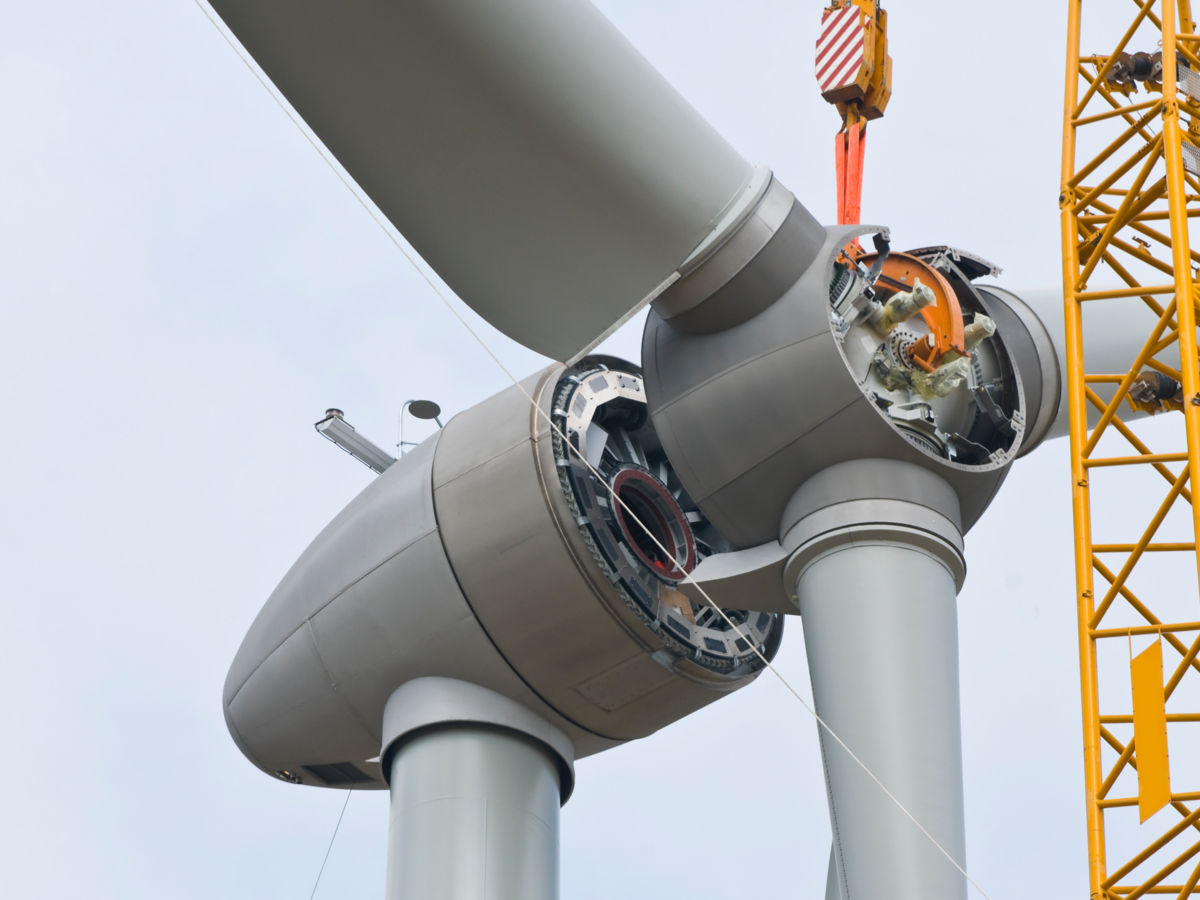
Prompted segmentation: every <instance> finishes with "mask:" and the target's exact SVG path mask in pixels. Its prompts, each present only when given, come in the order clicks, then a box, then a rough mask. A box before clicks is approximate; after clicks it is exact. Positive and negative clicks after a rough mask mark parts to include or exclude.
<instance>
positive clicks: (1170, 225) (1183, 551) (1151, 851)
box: [1060, 0, 1200, 900]
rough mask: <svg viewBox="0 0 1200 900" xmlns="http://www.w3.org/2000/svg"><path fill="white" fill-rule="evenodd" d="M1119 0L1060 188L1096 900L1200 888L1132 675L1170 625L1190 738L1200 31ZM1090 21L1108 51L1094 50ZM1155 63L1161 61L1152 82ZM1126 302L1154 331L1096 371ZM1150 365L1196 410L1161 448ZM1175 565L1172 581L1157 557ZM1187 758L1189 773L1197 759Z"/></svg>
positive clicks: (1197, 838)
mask: <svg viewBox="0 0 1200 900" xmlns="http://www.w3.org/2000/svg"><path fill="white" fill-rule="evenodd" d="M1120 5H1121V4H1119V3H1118V0H1111V2H1108V3H1105V4H1096V3H1089V4H1088V5H1087V10H1086V12H1087V15H1086V16H1085V8H1084V4H1083V2H1082V0H1069V6H1070V15H1069V23H1068V28H1069V34H1068V43H1067V79H1066V107H1065V125H1064V137H1063V176H1062V179H1063V180H1062V196H1061V197H1060V206H1061V211H1062V241H1063V284H1064V311H1065V319H1066V344H1067V373H1066V385H1067V390H1068V402H1069V411H1070V425H1071V450H1070V452H1071V477H1072V481H1073V486H1072V491H1073V503H1074V524H1075V572H1076V582H1077V595H1076V601H1077V604H1078V613H1079V617H1078V618H1079V652H1080V667H1081V682H1082V696H1083V726H1084V761H1085V779H1086V788H1087V828H1088V855H1089V869H1090V872H1089V874H1090V882H1091V887H1090V890H1091V896H1092V897H1093V898H1102V900H1109V898H1111V900H1116V898H1134V897H1140V896H1143V895H1145V894H1167V895H1174V896H1177V897H1188V896H1192V895H1197V894H1200V889H1198V888H1197V883H1198V882H1200V864H1198V863H1200V805H1198V804H1197V802H1196V801H1200V793H1188V792H1186V790H1181V789H1186V788H1187V787H1191V788H1192V789H1193V790H1195V789H1196V788H1200V784H1195V785H1186V784H1183V785H1181V784H1177V783H1176V782H1177V781H1179V780H1181V779H1180V778H1173V780H1172V783H1171V787H1170V791H1171V795H1170V801H1169V803H1168V806H1167V807H1166V808H1165V809H1164V810H1163V811H1162V812H1160V813H1158V814H1157V815H1154V816H1153V817H1151V818H1150V819H1149V820H1148V821H1146V823H1145V824H1139V822H1138V813H1137V809H1138V797H1137V793H1138V781H1137V765H1138V752H1137V748H1136V746H1135V743H1134V740H1133V736H1132V734H1133V729H1132V722H1133V715H1132V714H1131V709H1132V706H1131V699H1130V694H1129V681H1128V680H1125V681H1122V680H1121V675H1120V673H1118V672H1117V670H1118V669H1119V668H1120V666H1119V665H1118V664H1117V661H1118V658H1121V659H1122V660H1124V659H1125V657H1124V656H1123V654H1125V653H1128V654H1129V655H1132V653H1133V648H1134V646H1135V644H1136V643H1137V642H1139V641H1140V642H1141V643H1142V644H1143V645H1144V644H1145V643H1147V642H1149V641H1152V640H1153V639H1154V637H1155V636H1156V635H1157V636H1160V638H1161V640H1162V646H1163V651H1164V670H1163V671H1164V676H1166V677H1165V687H1164V691H1165V697H1166V712H1167V722H1168V726H1167V731H1168V736H1169V741H1170V743H1171V745H1172V749H1173V750H1174V749H1176V748H1175V744H1176V741H1177V739H1178V740H1182V738H1183V737H1186V735H1183V736H1182V737H1181V735H1180V730H1181V728H1182V729H1186V728H1188V727H1192V728H1195V727H1196V726H1195V725H1192V726H1188V725H1186V724H1184V723H1195V722H1200V715H1197V714H1196V710H1195V709H1192V710H1186V709H1181V708H1180V707H1181V705H1182V704H1183V703H1184V702H1185V701H1187V700H1188V699H1189V698H1190V697H1194V694H1193V687H1192V683H1193V682H1195V681H1196V680H1197V679H1198V678H1200V662H1198V661H1197V658H1196V656H1197V650H1200V637H1198V636H1197V633H1200V622H1197V621H1194V620H1196V619H1200V610H1198V609H1197V587H1196V580H1195V571H1196V569H1195V561H1196V557H1197V546H1196V534H1197V531H1198V525H1197V523H1198V522H1200V505H1197V504H1196V503H1194V502H1193V493H1192V490H1191V489H1190V488H1194V485H1195V484H1196V481H1197V479H1196V477H1195V475H1196V473H1200V376H1198V372H1197V347H1196V298H1195V294H1194V289H1193V277H1194V276H1193V271H1192V269H1193V266H1194V265H1196V264H1197V263H1200V254H1198V253H1196V252H1193V251H1192V249H1191V247H1190V244H1189V241H1188V218H1189V216H1197V215H1200V178H1198V177H1197V175H1198V174H1200V165H1197V162H1200V152H1197V151H1196V149H1195V147H1194V145H1193V144H1192V141H1195V142H1196V143H1198V144H1200V77H1197V76H1200V36H1197V35H1196V34H1194V31H1195V28H1194V23H1193V20H1192V14H1191V8H1190V0H1146V2H1145V3H1143V2H1142V0H1133V5H1131V6H1130V7H1129V17H1128V18H1127V19H1125V20H1124V21H1123V22H1117V23H1116V25H1117V27H1113V26H1114V19H1113V14H1114V13H1117V14H1119V13H1120V9H1119V6H1120ZM1081 27H1084V28H1086V31H1085V32H1084V34H1085V39H1086V40H1087V41H1089V42H1091V41H1097V42H1099V44H1098V46H1097V45H1093V46H1097V49H1102V50H1104V51H1105V55H1096V56H1085V55H1081V52H1080V41H1081ZM1160 40H1161V47H1160V46H1159V43H1158V42H1159V41H1160ZM1089 49H1092V48H1091V47H1089ZM1159 50H1161V72H1159V71H1158V69H1157V66H1156V63H1157V58H1156V57H1155V54H1156V53H1157V52H1158V51H1159ZM1139 51H1140V52H1141V60H1140V61H1138V60H1134V59H1133V57H1132V54H1134V53H1137V52H1139ZM1122 54H1130V55H1127V56H1123V55H1122ZM1134 63H1138V65H1137V66H1136V67H1134V66H1133V64H1134ZM1147 65H1148V66H1150V67H1151V74H1150V75H1148V76H1147V77H1145V80H1139V78H1138V77H1137V76H1140V75H1145V73H1146V66H1147ZM1158 78H1161V83H1158V81H1157V79H1158ZM1189 134H1190V137H1189ZM1077 156H1079V157H1080V159H1078V160H1077V158H1076V157H1077ZM1089 283H1091V284H1092V285H1094V287H1093V288H1089ZM1115 304H1122V305H1125V306H1132V307H1136V308H1137V311H1138V312H1140V318H1137V317H1136V313H1135V311H1133V310H1130V312H1129V314H1128V320H1129V321H1134V322H1138V321H1144V322H1145V341H1144V344H1143V347H1142V350H1141V352H1140V353H1138V354H1137V357H1136V358H1135V359H1131V360H1129V361H1128V362H1129V367H1128V369H1127V370H1124V371H1121V370H1120V369H1118V371H1116V372H1115V373H1114V372H1113V371H1111V370H1110V371H1094V370H1093V369H1092V368H1089V365H1088V363H1089V360H1088V359H1087V358H1085V355H1084V352H1083V348H1084V345H1085V341H1084V337H1085V333H1086V332H1087V330H1088V325H1089V321H1090V320H1092V319H1093V317H1095V316H1096V315H1097V313H1098V311H1099V307H1100V306H1102V305H1107V306H1108V307H1109V309H1110V310H1111V308H1112V305H1115ZM1164 360H1165V361H1164ZM1176 361H1178V362H1176ZM1122 366H1123V363H1122ZM1146 370H1154V371H1157V372H1160V373H1162V374H1165V375H1168V376H1170V377H1171V378H1173V379H1175V380H1176V381H1179V382H1181V383H1182V398H1181V399H1182V409H1181V410H1180V409H1179V408H1178V407H1179V402H1175V403H1174V404H1172V406H1173V409H1172V410H1163V411H1161V412H1160V413H1159V414H1158V417H1157V418H1156V419H1155V420H1154V421H1153V422H1152V423H1151V426H1150V428H1149V430H1148V431H1143V430H1142V429H1140V428H1139V431H1142V436H1143V437H1145V438H1146V439H1147V440H1149V441H1151V442H1152V443H1158V444H1162V446H1158V447H1156V448H1154V449H1151V447H1150V446H1148V445H1147V443H1145V442H1144V441H1143V440H1142V439H1141V438H1140V437H1139V436H1138V434H1135V432H1134V431H1133V430H1132V429H1131V428H1130V427H1129V426H1128V425H1127V424H1126V422H1124V421H1122V417H1121V414H1122V412H1123V411H1124V410H1128V409H1129V408H1130V404H1129V398H1128V391H1129V388H1130V386H1131V385H1132V384H1134V383H1135V381H1137V380H1138V376H1139V375H1140V374H1141V373H1143V372H1145V371H1146ZM1106 479H1107V480H1109V481H1108V485H1107V486H1106V485H1105V483H1104V482H1105V480H1106ZM1121 479H1125V480H1124V481H1121ZM1138 479H1140V480H1138ZM1093 482H1095V484H1093ZM1117 482H1120V483H1121V484H1122V485H1135V484H1136V485H1137V487H1136V490H1135V493H1133V494H1131V493H1128V491H1129V490H1132V488H1129V487H1122V488H1121V489H1120V490H1112V486H1113V485H1114V484H1116V483H1117ZM1114 498H1115V499H1114ZM1147 498H1150V503H1149V505H1148V506H1147V507H1146V509H1147V513H1148V514H1147V515H1146V516H1145V517H1144V518H1137V516H1138V515H1139V514H1138V513H1135V512H1132V511H1131V510H1132V508H1133V507H1135V506H1137V505H1138V504H1136V503H1133V502H1132V501H1133V499H1136V500H1138V501H1146V500H1147ZM1160 501H1161V502H1160ZM1105 504H1108V506H1109V507H1110V508H1109V509H1107V510H1106V509H1105ZM1154 506H1157V509H1153V507H1154ZM1150 511H1152V514H1149V513H1150ZM1094 515H1095V517H1096V518H1095V524H1097V526H1098V527H1100V528H1103V529H1105V530H1107V529H1109V528H1112V527H1114V526H1113V525H1112V523H1113V521H1116V520H1118V519H1119V520H1120V521H1119V524H1118V525H1117V526H1116V527H1119V528H1120V529H1122V531H1123V532H1124V533H1123V534H1121V535H1119V537H1120V539H1121V540H1122V541H1125V543H1110V544H1101V543H1093V540H1092V527H1093V524H1094V520H1093V516H1094ZM1172 561H1173V562H1172ZM1184 561H1185V562H1184ZM1181 562H1183V565H1181ZM1171 564H1173V565H1174V566H1175V568H1174V569H1171V570H1170V572H1172V573H1174V574H1169V575H1168V576H1167V577H1165V578H1164V577H1162V576H1161V575H1160V576H1157V577H1156V576H1154V575H1153V574H1152V572H1151V571H1150V570H1152V569H1153V567H1155V566H1164V565H1165V566H1169V565H1171ZM1180 571H1183V572H1184V573H1185V575H1184V576H1183V577H1181V576H1180V575H1179V572H1180ZM1097 576H1099V577H1097ZM1144 587H1147V588H1148V589H1147V590H1143V588H1144ZM1135 591H1136V593H1135ZM1188 618H1190V619H1192V620H1193V621H1185V620H1186V619H1188ZM1127 645H1128V648H1129V649H1128V650H1126V646H1127ZM1114 651H1115V652H1114ZM1126 665H1127V663H1126ZM1124 677H1125V678H1126V679H1127V678H1128V669H1126V670H1125V672H1124ZM1102 688H1103V690H1102ZM1193 705H1195V704H1193ZM1171 761H1172V768H1173V769H1175V768H1178V769H1179V770H1180V771H1181V772H1185V771H1186V769H1187V766H1186V765H1184V763H1185V762H1186V760H1183V759H1181V760H1180V765H1179V766H1178V767H1177V766H1176V765H1175V763H1176V755H1172V757H1171ZM1174 774H1175V773H1174V772H1173V773H1172V775H1174ZM1182 780H1186V779H1182ZM1170 810H1174V812H1170Z"/></svg>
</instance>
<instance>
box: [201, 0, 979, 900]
mask: <svg viewBox="0 0 1200 900" xmlns="http://www.w3.org/2000/svg"><path fill="white" fill-rule="evenodd" d="M194 2H195V4H196V6H197V7H199V9H200V11H201V12H202V13H204V15H205V17H206V18H207V19H208V20H209V22H211V23H212V26H213V27H214V28H215V29H216V30H217V32H218V33H219V34H220V35H221V37H222V38H224V39H225V42H226V43H227V44H228V45H229V46H230V48H231V49H232V50H233V51H234V53H236V54H237V56H238V58H239V59H240V60H241V61H242V62H243V63H244V64H245V66H246V68H247V69H249V70H250V72H251V74H253V75H254V77H255V79H257V81H258V83H259V84H261V85H262V87H263V89H264V90H265V91H266V92H267V93H268V94H269V95H270V96H271V99H272V100H274V101H275V103H276V104H277V105H278V106H279V108H280V109H281V110H283V112H284V114H285V115H286V116H287V117H288V119H290V120H291V122H292V124H293V125H295V126H296V129H297V130H298V131H299V132H300V133H301V134H302V135H303V136H304V139H305V140H307V141H308V143H309V144H310V145H311V146H312V148H313V149H314V150H316V151H317V153H318V154H319V155H320V157H321V159H322V160H324V161H325V164H326V165H327V166H329V168H330V170H331V171H332V172H333V174H334V175H336V176H337V178H338V180H339V181H341V183H342V184H343V185H344V186H345V187H346V190H348V191H349V192H350V194H351V195H352V196H353V197H354V199H355V200H357V201H358V203H359V205H360V206H362V208H363V209H365V210H366V211H367V214H368V215H369V216H370V217H371V218H372V219H373V220H374V221H375V224H376V225H378V226H379V228H380V230H381V231H383V233H384V234H385V235H386V236H387V238H388V240H390V241H391V242H392V243H393V244H394V245H395V246H396V249H398V250H399V251H400V253H401V254H403V256H404V258H405V259H406V260H408V262H409V265H411V266H412V267H413V269H414V270H415V271H416V272H417V274H418V275H420V276H421V278H422V280H424V282H425V283H426V284H428V285H429V287H430V288H431V289H432V290H433V292H434V294H435V295H436V296H437V298H438V299H439V300H441V301H442V304H443V305H444V306H445V307H446V309H448V310H449V311H450V313H451V314H452V315H453V316H454V317H455V318H456V319H457V320H458V321H459V323H460V324H461V325H462V326H463V328H465V329H466V330H467V332H468V333H469V334H470V335H471V337H472V338H474V339H475V342H476V343H477V344H479V346H480V347H481V348H482V349H483V351H484V352H485V353H487V355H488V356H490V357H491V358H492V361H493V362H495V363H496V365H497V366H498V367H499V368H500V370H501V371H502V372H503V373H504V374H505V375H506V376H507V377H508V379H509V381H511V382H512V383H513V385H514V386H516V388H517V389H518V390H519V391H520V392H521V393H522V394H524V395H525V398H526V399H527V400H528V401H529V403H530V406H531V407H532V408H533V409H534V410H535V411H536V412H537V413H538V415H540V416H541V417H542V418H543V419H545V420H546V422H547V423H548V424H549V426H550V428H551V429H553V430H554V431H555V432H557V434H558V436H559V437H560V438H561V439H562V441H563V443H564V445H565V446H567V447H568V448H569V449H570V451H571V452H572V453H574V454H575V455H576V456H577V457H579V459H580V461H581V462H582V463H583V464H584V465H585V466H586V467H587V468H588V470H589V471H590V472H591V473H592V474H593V475H594V476H595V477H596V478H597V480H598V481H599V482H600V484H602V485H604V487H605V489H606V490H607V491H608V494H609V496H610V497H612V498H613V500H615V501H616V502H617V503H618V504H620V506H621V508H622V509H623V510H624V511H625V512H626V513H627V514H628V515H629V517H630V518H631V519H633V521H634V522H636V523H637V524H638V526H639V527H641V528H642V530H643V531H645V532H646V534H648V535H650V538H651V540H653V541H654V543H655V544H656V545H657V546H658V548H659V549H660V550H661V551H662V552H663V553H664V554H665V555H667V556H668V557H669V556H670V554H669V553H668V551H667V548H666V547H664V546H663V544H662V543H661V542H660V541H659V540H658V538H656V537H655V536H654V534H653V532H651V531H650V530H649V529H648V528H646V527H645V525H643V524H642V522H641V520H640V519H638V517H637V516H636V515H635V514H634V513H633V511H632V510H631V509H630V508H629V507H628V506H627V505H626V504H625V501H623V500H622V499H621V498H620V497H619V496H618V495H617V494H616V493H615V492H614V491H613V489H612V487H611V486H610V485H609V484H608V482H607V481H605V479H604V477H603V476H602V475H601V473H600V472H598V471H597V470H596V468H595V467H594V466H592V464H591V463H589V462H588V460H587V459H586V458H585V457H583V456H582V454H580V452H579V450H578V449H576V448H575V447H573V446H572V445H571V442H570V441H569V440H567V436H566V435H565V434H564V433H563V431H562V429H561V428H559V426H558V425H557V424H555V422H554V420H553V419H552V418H551V416H549V415H548V414H547V413H546V411H545V410H543V409H542V408H541V406H540V404H538V403H537V401H536V400H534V398H533V396H532V395H531V394H530V393H529V391H527V390H525V387H524V385H522V384H521V382H520V381H519V380H518V379H517V378H516V376H514V375H513V373H512V372H510V371H509V369H508V367H507V366H506V365H504V363H503V362H501V361H500V358H499V357H498V356H497V355H496V354H495V353H494V352H492V349H491V347H489V346H488V345H487V343H486V342H485V341H484V340H483V338H482V337H480V335H479V334H478V332H476V331H475V329H474V328H472V327H471V324H470V323H469V322H468V321H467V320H466V318H464V317H463V315H462V314H461V313H460V312H459V311H458V310H457V309H456V308H455V306H454V304H452V303H451V302H450V300H449V299H448V298H447V297H446V296H445V294H443V293H442V291H441V289H439V288H438V286H437V285H436V284H435V283H434V281H433V279H431V278H430V277H429V275H427V274H426V273H425V270H424V269H422V268H421V266H419V265H418V264H417V261H416V260H415V259H414V258H413V257H412V255H411V254H410V253H409V252H408V250H407V249H406V248H405V246H404V244H403V243H401V242H400V241H399V240H398V239H397V237H396V235H395V234H394V233H393V228H392V227H389V225H390V223H385V221H384V220H383V219H381V218H380V216H379V215H378V214H376V212H375V210H374V209H373V208H372V207H371V204H369V203H368V202H367V201H366V199H365V198H363V197H362V196H361V195H360V194H359V192H358V191H357V190H356V189H355V188H354V186H353V185H352V184H351V183H350V181H349V179H347V178H346V176H345V175H343V174H342V171H341V169H340V168H339V167H338V165H336V164H335V162H334V161H333V159H332V158H331V156H330V154H328V153H326V151H325V148H324V147H322V146H321V145H320V144H319V143H318V142H317V141H316V139H315V138H314V137H313V136H312V135H310V134H309V132H308V129H306V128H305V127H304V125H303V124H302V122H301V120H300V119H299V118H298V116H297V115H296V114H294V113H293V111H292V110H291V109H290V108H289V106H288V105H287V104H285V103H284V101H283V98H281V97H280V96H278V95H277V94H276V92H275V90H273V89H272V87H271V85H270V84H269V83H268V82H267V80H266V79H265V78H263V76H262V75H261V74H260V73H259V71H258V69H257V68H256V67H255V66H254V65H253V63H252V62H251V61H250V59H248V58H247V56H246V54H244V53H243V52H242V49H241V47H239V46H238V45H237V44H236V43H234V41H233V39H232V38H231V37H230V36H229V35H228V34H226V33H225V29H224V28H222V27H221V26H220V25H219V24H218V23H217V20H216V18H214V17H213V15H212V13H211V12H210V11H209V9H208V8H207V6H206V4H205V3H203V2H202V0H194ZM684 577H685V580H686V581H687V582H689V583H690V584H691V585H692V586H693V587H694V588H695V589H696V591H697V592H698V593H699V594H700V596H702V597H703V598H704V601H705V602H706V603H707V604H708V605H709V606H711V607H712V608H713V609H714V610H716V611H717V613H718V614H719V615H720V616H721V618H723V619H724V620H725V622H726V623H727V624H728V625H729V627H730V628H731V629H733V631H734V633H735V634H737V636H738V637H740V638H741V639H742V640H746V642H747V643H748V644H749V645H750V646H751V648H752V649H753V650H754V653H755V655H756V656H758V658H759V659H760V660H762V663H763V665H764V666H765V667H766V668H768V669H770V671H771V674H773V675H774V676H775V677H776V678H777V679H779V682H780V683H781V684H782V685H783V686H784V687H785V688H786V689H787V690H788V692H789V693H791V695H792V696H793V697H795V698H796V699H797V700H799V701H800V705H801V706H803V707H804V709H805V710H806V711H807V712H808V714H809V715H810V716H812V717H813V719H814V720H815V721H816V722H817V724H818V725H819V726H820V727H821V728H823V729H825V732H826V733H827V734H828V735H829V736H830V737H832V738H833V739H834V740H835V741H837V743H838V744H839V745H840V746H841V748H842V749H843V750H845V751H846V753H847V754H848V755H849V756H850V758H851V759H853V760H854V762H855V763H857V764H858V766H859V767H860V768H861V769H862V770H863V771H864V772H865V773H866V774H867V776H868V777H869V778H870V779H871V780H872V781H874V782H875V784H877V785H878V786H879V789H880V790H881V791H883V792H884V794H886V795H887V797H888V799H889V800H891V801H892V802H893V803H894V804H896V806H897V807H898V808H899V809H900V811H901V812H902V813H904V815H905V816H907V817H908V819H909V821H911V822H912V823H913V824H914V825H915V826H916V827H917V828H918V829H919V830H920V831H921V833H922V834H924V835H925V837H927V838H929V840H930V842H931V843H932V844H933V845H934V846H935V847H936V848H937V849H938V850H939V851H940V852H941V853H942V855H943V856H945V857H946V859H948V860H949V861H950V864H951V865H953V866H954V868H955V869H957V870H958V871H959V872H960V873H961V874H962V876H963V877H964V878H965V879H966V880H967V881H969V882H970V883H971V886H972V887H974V888H975V890H977V891H979V893H980V894H981V895H983V897H984V900H991V898H990V897H989V896H988V894H987V892H986V891H984V889H983V888H981V887H980V886H979V885H978V883H976V881H975V879H973V878H972V877H971V876H970V875H968V874H967V870H966V869H964V868H963V867H962V866H961V865H959V864H958V861H957V860H955V858H954V857H953V856H951V855H950V853H949V852H948V851H947V850H946V848H944V847H943V846H942V845H941V844H940V843H938V841H937V839H936V838H934V836H933V835H932V834H930V833H929V832H928V831H927V830H926V829H925V826H923V825H922V824H921V823H920V822H919V821H917V818H916V817H915V816H914V815H913V814H912V813H911V812H909V811H908V809H907V808H906V807H905V806H904V804H903V803H901V802H900V800H899V798H897V797H896V795H895V794H893V793H892V792H891V791H889V790H888V789H887V787H886V786H885V785H884V784H883V782H882V781H880V780H879V779H878V778H877V777H876V776H875V773H874V772H872V771H871V770H870V769H869V768H868V767H867V765H866V763H864V762H863V761H862V760H861V759H859V758H858V756H857V755H856V754H855V753H854V751H853V750H851V749H850V748H849V747H848V746H846V743H845V742H844V741H843V740H842V739H841V738H840V737H838V735H837V733H836V732H834V730H833V729H832V728H830V727H829V725H828V724H827V723H826V722H825V720H824V719H822V718H821V717H820V716H819V715H818V714H817V711H816V710H815V709H813V708H812V707H811V706H809V705H808V703H807V702H806V701H805V699H804V698H803V697H802V696H800V694H799V693H798V692H797V691H796V689H795V688H794V687H792V685H791V683H790V682H789V681H788V680H787V679H786V678H784V677H783V674H782V673H781V672H780V671H779V670H778V669H776V668H775V666H774V665H772V664H771V661H770V660H769V659H767V658H766V656H764V655H763V653H762V651H761V650H759V648H758V645H757V643H756V642H755V641H750V640H747V639H746V635H745V634H744V633H743V632H742V631H741V629H740V628H738V626H737V625H736V624H735V623H734V622H733V620H732V619H730V618H729V616H728V615H726V614H725V610H723V609H721V607H720V606H718V605H717V604H716V603H715V602H714V601H713V600H712V598H711V597H709V596H708V593H707V592H706V591H705V590H704V588H702V587H701V586H700V584H699V583H698V582H697V581H696V580H695V579H694V578H693V577H692V575H691V573H690V572H684ZM346 802H347V803H349V802H350V798H349V796H347V797H346ZM342 812H343V813H345V808H344V807H343V809H342ZM338 824H339V825H340V824H341V819H340V818H339V819H338ZM336 836H337V830H336V829H334V837H336ZM332 846H333V842H332V841H330V847H331V848H332ZM328 856H329V854H328V851H327V852H326V858H328ZM321 868H322V870H324V863H322V865H321ZM317 880H318V882H319V881H320V875H318V876H317ZM313 892H314V894H315V893H316V887H315V886H314V887H313ZM310 900H311V898H310Z"/></svg>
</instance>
